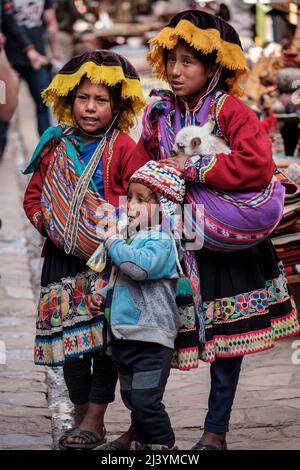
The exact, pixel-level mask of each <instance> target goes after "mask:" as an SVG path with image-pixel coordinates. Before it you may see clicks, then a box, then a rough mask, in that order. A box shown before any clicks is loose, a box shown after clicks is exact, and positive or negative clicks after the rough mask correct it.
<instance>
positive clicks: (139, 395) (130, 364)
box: [112, 340, 175, 447]
mask: <svg viewBox="0 0 300 470" xmlns="http://www.w3.org/2000/svg"><path fill="white" fill-rule="evenodd" d="M112 355H113V360H114V362H115V364H116V366H117V369H118V375H119V380H120V388H121V396H122V400H123V402H124V405H125V406H126V407H127V408H128V409H129V410H131V412H132V413H131V418H132V425H133V428H134V431H135V435H136V436H135V440H137V441H138V442H140V443H142V444H161V445H166V446H168V447H172V446H173V445H174V443H175V436H174V432H173V430H172V427H171V422H170V419H169V416H168V414H167V412H166V410H165V407H164V405H163V403H162V399H163V394H164V391H165V387H166V383H167V380H168V377H169V374H170V368H171V359H172V349H170V348H167V347H165V346H162V345H160V344H156V343H146V342H144V341H129V340H121V341H118V340H114V341H113V342H112Z"/></svg>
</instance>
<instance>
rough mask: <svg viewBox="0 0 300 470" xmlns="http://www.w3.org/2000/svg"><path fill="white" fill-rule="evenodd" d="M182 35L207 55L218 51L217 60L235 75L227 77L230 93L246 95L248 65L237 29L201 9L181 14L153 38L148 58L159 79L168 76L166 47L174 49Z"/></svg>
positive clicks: (182, 37)
mask: <svg viewBox="0 0 300 470" xmlns="http://www.w3.org/2000/svg"><path fill="white" fill-rule="evenodd" d="M180 38H181V39H183V40H184V41H185V42H186V43H187V44H188V45H190V46H192V47H193V48H194V49H195V50H196V51H199V52H201V53H202V54H204V55H207V54H209V53H211V52H214V51H215V52H216V55H217V57H216V63H217V64H219V65H221V66H222V67H223V68H224V69H227V70H230V71H232V76H231V77H230V78H228V79H227V80H226V82H227V84H228V87H229V92H230V93H232V94H234V95H238V96H241V95H242V94H243V89H242V88H241V87H240V85H239V82H240V80H242V79H243V78H245V76H246V75H247V73H248V67H247V63H246V59H245V56H244V53H243V49H242V46H241V42H240V39H239V36H238V34H237V32H236V31H235V30H234V28H233V27H232V26H231V25H230V24H228V23H227V22H226V21H224V20H222V19H221V18H218V17H217V16H214V15H210V14H209V13H206V12H203V11H198V10H187V11H183V12H181V13H178V15H176V16H174V17H173V18H172V20H171V21H170V23H169V24H168V25H167V26H166V27H165V28H163V29H162V30H161V31H160V32H159V33H158V34H157V35H156V36H155V37H154V38H152V39H150V45H151V51H150V52H149V54H148V60H149V62H150V64H151V65H152V67H153V69H154V71H155V73H156V75H157V76H158V77H159V78H161V79H164V80H166V78H167V77H166V70H165V63H164V54H163V51H164V49H169V50H171V49H173V48H174V47H175V46H176V44H177V42H178V40H179V39H180Z"/></svg>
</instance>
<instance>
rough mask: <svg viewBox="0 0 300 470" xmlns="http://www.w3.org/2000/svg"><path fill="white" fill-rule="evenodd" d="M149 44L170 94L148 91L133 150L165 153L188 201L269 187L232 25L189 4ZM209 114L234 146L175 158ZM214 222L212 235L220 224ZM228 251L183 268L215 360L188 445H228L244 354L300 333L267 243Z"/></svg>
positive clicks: (265, 152)
mask: <svg viewBox="0 0 300 470" xmlns="http://www.w3.org/2000/svg"><path fill="white" fill-rule="evenodd" d="M151 42H152V48H151V51H150V53H149V56H148V58H149V61H150V63H151V64H152V66H153V68H154V71H155V73H156V75H157V76H158V77H160V78H164V79H166V80H167V81H168V82H169V84H170V87H171V89H172V91H167V90H159V91H154V92H153V93H152V95H156V96H157V98H158V99H157V101H155V102H153V103H151V104H150V105H148V106H147V108H146V110H145V112H144V118H143V129H142V137H141V139H140V141H139V142H138V144H137V148H136V155H145V157H146V156H148V158H149V159H155V160H164V161H165V163H166V164H168V165H170V166H173V167H174V168H176V169H177V170H179V171H180V172H181V174H182V175H183V177H184V178H185V180H186V201H188V202H191V200H194V202H197V194H198V192H199V191H201V187H209V188H215V189H216V190H218V191H223V192H224V194H225V195H226V192H230V191H258V192H259V191H261V190H262V189H264V188H266V187H267V186H268V184H269V183H270V181H271V180H272V178H273V175H274V170H275V168H274V163H273V160H272V151H271V142H270V140H269V138H268V137H267V135H266V133H265V132H264V131H263V129H262V128H261V126H260V123H259V121H258V119H257V117H256V116H255V114H254V113H253V112H252V111H251V110H250V108H248V107H247V105H246V104H244V103H243V102H242V101H241V100H240V99H239V98H237V96H239V95H241V94H242V89H241V88H240V86H239V81H240V80H241V79H242V78H243V77H244V76H245V74H246V72H247V65H246V61H245V57H244V55H243V51H242V47H241V44H240V41H239V37H238V35H237V33H236V32H235V30H234V29H233V28H232V27H231V26H230V25H229V24H227V23H226V22H225V21H223V20H221V19H220V18H217V17H215V16H213V15H210V14H208V13H205V12H200V11H194V10H190V11H185V12H181V13H179V14H178V15H176V16H175V17H174V18H173V19H172V20H171V21H170V23H169V24H168V26H166V27H165V28H163V30H162V31H161V32H160V33H159V34H158V35H157V36H156V37H154V38H153V39H152V40H151ZM208 119H210V120H214V122H215V130H214V132H215V133H216V134H217V135H218V136H220V137H223V138H225V140H226V141H227V142H228V145H229V147H230V149H231V151H230V153H228V154H225V153H224V154H223V153H219V154H215V155H213V154H211V155H199V156H198V157H195V156H194V157H192V158H189V157H187V156H186V155H184V154H180V155H178V156H175V157H171V151H172V148H173V144H174V141H175V136H176V132H178V130H179V129H181V128H182V127H184V126H186V125H190V124H192V125H199V126H202V125H203V124H205V122H207V120H208ZM209 215H211V213H210V214H209ZM212 229H213V230H214V231H215V233H216V234H217V232H218V221H216V224H215V226H214V227H212ZM221 235H222V234H221ZM225 238H226V234H225ZM231 242H232V240H231ZM232 244H233V245H234V243H232ZM232 250H233V251H231V252H226V251H225V250H224V251H220V250H212V249H207V248H206V247H205V245H204V248H203V249H201V250H198V251H194V253H191V252H186V260H187V261H188V263H189V266H190V272H189V273H188V274H189V276H190V277H191V278H192V279H193V281H194V284H195V285H197V286H198V289H199V292H200V295H201V297H202V311H201V312H199V314H200V318H199V319H200V324H201V323H202V324H203V322H204V329H202V331H201V338H200V340H201V358H202V359H203V360H204V361H206V362H210V363H211V369H210V370H211V390H210V395H209V403H208V413H207V416H206V419H205V424H204V433H203V435H202V436H201V438H200V440H199V442H197V443H196V444H195V445H194V447H193V449H199V450H213V449H226V446H227V444H226V433H227V432H228V430H229V420H230V414H231V409H232V405H233V401H234V396H235V392H236V388H237V384H238V380H239V374H240V368H241V364H242V360H243V356H244V355H246V354H252V353H255V352H258V351H263V350H267V349H269V348H272V347H273V346H274V343H275V341H276V340H279V339H283V338H286V337H288V336H292V335H295V334H298V333H299V332H300V326H299V323H298V320H297V313H296V310H295V307H294V304H293V303H292V301H291V299H290V296H289V292H288V288H287V280H286V275H285V272H284V269H283V265H282V263H279V262H278V258H277V256H276V253H275V250H274V248H273V246H272V243H271V241H270V240H269V239H266V240H264V241H263V242H260V243H257V241H256V245H254V246H253V247H250V248H247V249H244V250H240V249H239V250H238V251H234V247H233V248H232ZM200 330H201V329H200Z"/></svg>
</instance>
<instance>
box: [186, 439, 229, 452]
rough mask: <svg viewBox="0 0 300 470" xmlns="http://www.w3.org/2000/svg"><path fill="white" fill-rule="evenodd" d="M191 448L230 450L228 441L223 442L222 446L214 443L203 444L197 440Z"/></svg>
mask: <svg viewBox="0 0 300 470" xmlns="http://www.w3.org/2000/svg"><path fill="white" fill-rule="evenodd" d="M191 450H228V449H227V443H226V441H224V442H223V444H222V446H221V447H218V446H215V445H213V444H202V442H197V444H195V445H194V446H193V447H192V448H191Z"/></svg>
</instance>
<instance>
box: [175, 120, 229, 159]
mask: <svg viewBox="0 0 300 470" xmlns="http://www.w3.org/2000/svg"><path fill="white" fill-rule="evenodd" d="M213 128H214V122H213V121H208V122H207V123H206V124H204V126H202V127H200V126H186V127H183V128H182V129H181V130H180V131H179V132H178V133H177V135H176V140H175V144H174V147H173V152H172V153H173V155H177V154H179V153H184V154H185V155H188V156H189V157H192V156H194V155H216V154H217V153H226V154H228V153H230V148H229V147H228V145H226V144H225V142H224V140H223V139H221V138H219V137H216V136H215V135H213V134H212V131H213Z"/></svg>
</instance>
